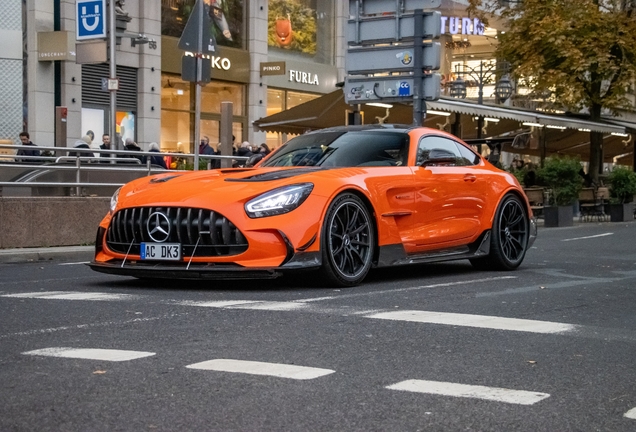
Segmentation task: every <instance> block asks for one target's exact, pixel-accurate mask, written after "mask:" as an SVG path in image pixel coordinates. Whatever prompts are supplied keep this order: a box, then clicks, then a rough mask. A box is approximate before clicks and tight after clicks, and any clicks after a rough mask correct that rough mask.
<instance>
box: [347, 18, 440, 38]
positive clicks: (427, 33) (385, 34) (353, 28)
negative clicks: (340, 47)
mask: <svg viewBox="0 0 636 432" xmlns="http://www.w3.org/2000/svg"><path fill="white" fill-rule="evenodd" d="M415 30H416V29H415V14H414V13H409V14H403V15H380V16H367V15H365V16H360V17H356V18H353V19H350V20H349V21H348V23H347V42H348V43H349V45H369V44H379V43H391V42H406V41H412V40H413V38H414V35H415ZM441 34H442V13H441V12H439V11H432V12H430V11H425V12H424V30H423V34H422V38H423V39H437V38H439V37H440V35H441Z"/></svg>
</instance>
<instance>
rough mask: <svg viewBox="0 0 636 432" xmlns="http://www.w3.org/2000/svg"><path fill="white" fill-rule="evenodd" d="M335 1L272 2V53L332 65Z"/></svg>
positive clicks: (270, 9)
mask: <svg viewBox="0 0 636 432" xmlns="http://www.w3.org/2000/svg"><path fill="white" fill-rule="evenodd" d="M334 24H335V18H334V2H333V0H322V1H318V0H269V14H268V37H267V44H268V45H269V51H270V54H275V55H277V56H283V57H290V58H294V57H297V58H301V59H305V60H312V61H315V62H317V63H323V64H333V57H334V37H333V36H334Z"/></svg>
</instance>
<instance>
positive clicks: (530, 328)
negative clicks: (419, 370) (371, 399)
mask: <svg viewBox="0 0 636 432" xmlns="http://www.w3.org/2000/svg"><path fill="white" fill-rule="evenodd" d="M366 318H376V319H385V320H395V321H412V322H420V323H429V324H444V325H455V326H464V327H478V328H487V329H495V330H512V331H521V332H531V333H563V332H567V331H570V330H573V329H575V328H576V326H575V325H573V324H562V323H555V322H549V321H535V320H527V319H517V318H502V317H496V316H488V315H470V314H458V313H446V312H427V311H416V310H406V311H394V312H382V313H378V314H374V315H367V316H366Z"/></svg>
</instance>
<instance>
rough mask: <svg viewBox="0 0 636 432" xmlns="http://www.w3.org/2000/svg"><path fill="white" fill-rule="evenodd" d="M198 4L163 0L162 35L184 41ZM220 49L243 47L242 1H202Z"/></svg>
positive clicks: (187, 1)
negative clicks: (192, 14) (184, 33)
mask: <svg viewBox="0 0 636 432" xmlns="http://www.w3.org/2000/svg"><path fill="white" fill-rule="evenodd" d="M194 4H195V0H161V34H162V35H164V36H174V37H181V33H183V29H184V28H185V25H186V23H187V22H188V18H190V14H191V13H192V9H193V8H194ZM203 7H204V9H205V13H206V14H208V15H209V17H210V22H211V24H210V26H211V28H210V30H211V32H212V35H213V36H214V37H215V39H216V43H217V44H218V45H223V46H228V47H234V48H244V47H243V28H244V26H243V0H203Z"/></svg>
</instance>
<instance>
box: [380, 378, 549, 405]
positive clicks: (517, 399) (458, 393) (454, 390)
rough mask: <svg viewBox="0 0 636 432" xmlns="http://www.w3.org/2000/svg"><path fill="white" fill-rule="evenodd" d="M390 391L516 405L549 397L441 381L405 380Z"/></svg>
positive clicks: (532, 402)
mask: <svg viewBox="0 0 636 432" xmlns="http://www.w3.org/2000/svg"><path fill="white" fill-rule="evenodd" d="M387 388H388V389H390V390H401V391H408V392H416V393H427V394H435V395H441V396H453V397H463V398H473V399H484V400H490V401H496V402H504V403H509V404H517V405H534V404H535V403H537V402H540V401H542V400H543V399H546V398H548V397H550V395H549V394H547V393H539V392H531V391H525V390H510V389H505V388H498V387H485V386H479V385H467V384H457V383H451V382H441V381H424V380H415V379H414V380H407V381H402V382H399V383H396V384H393V385H390V386H388V387H387Z"/></svg>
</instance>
